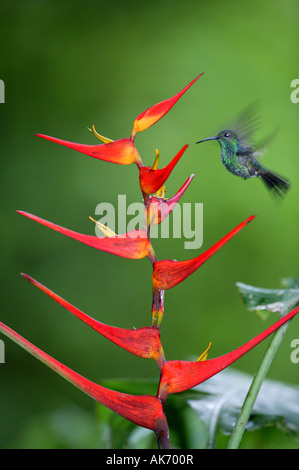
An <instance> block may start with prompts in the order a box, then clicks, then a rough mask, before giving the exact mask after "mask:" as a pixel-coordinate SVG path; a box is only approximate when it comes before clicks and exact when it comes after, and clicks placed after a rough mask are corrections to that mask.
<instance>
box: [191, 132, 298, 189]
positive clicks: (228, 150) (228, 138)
mask: <svg viewBox="0 0 299 470" xmlns="http://www.w3.org/2000/svg"><path fill="white" fill-rule="evenodd" d="M207 140H217V141H218V142H219V144H220V148H221V161H222V163H223V165H224V166H225V168H226V169H227V170H228V171H230V172H231V173H233V174H234V175H236V176H240V177H241V178H243V179H245V180H247V179H249V178H255V177H260V178H261V179H262V180H263V181H264V183H265V184H266V186H267V188H268V189H270V190H271V191H272V192H273V194H274V195H275V196H282V195H283V193H285V192H286V191H287V190H288V189H289V187H290V184H289V182H288V181H287V180H285V179H284V178H281V177H280V176H278V175H276V174H275V173H272V172H271V171H269V170H268V169H267V168H265V167H264V166H263V165H262V164H261V163H260V162H259V160H258V159H257V158H255V156H256V155H257V152H256V151H255V148H254V147H253V146H252V145H249V144H248V143H247V142H246V141H244V139H243V138H242V137H241V136H238V134H237V132H235V131H233V130H231V129H224V130H223V131H220V132H219V133H218V134H217V135H216V136H215V137H209V138H208V139H203V140H200V141H198V142H196V143H197V144H199V143H201V142H205V141H207Z"/></svg>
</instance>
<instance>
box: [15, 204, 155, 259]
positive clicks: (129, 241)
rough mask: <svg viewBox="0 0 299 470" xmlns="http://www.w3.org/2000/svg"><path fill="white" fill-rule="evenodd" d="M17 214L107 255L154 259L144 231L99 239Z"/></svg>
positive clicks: (133, 231)
mask: <svg viewBox="0 0 299 470" xmlns="http://www.w3.org/2000/svg"><path fill="white" fill-rule="evenodd" d="M17 212H18V213H19V214H21V215H24V216H25V217H28V218H29V219H32V220H34V221H35V222H39V223H40V224H42V225H45V226H46V227H49V228H51V229H53V230H55V231H56V232H60V233H62V234H63V235H67V236H68V237H70V238H74V239H75V240H78V241H79V242H81V243H84V244H85V245H89V246H91V247H93V248H97V249H98V250H101V251H104V252H106V253H111V254H112V255H116V256H120V257H122V258H129V259H141V258H145V257H146V256H147V257H149V258H150V259H151V260H152V259H153V258H154V253H153V247H152V245H151V242H150V240H149V238H148V236H147V234H146V232H145V231H144V230H141V229H138V230H132V231H131V232H128V233H125V234H124V235H117V236H115V237H106V238H99V237H96V236H93V235H83V234H82V233H77V232H73V231H72V230H69V229H67V228H64V227H61V226H60V225H56V224H53V223H52V222H48V221H47V220H45V219H41V218H40V217H37V216H36V215H33V214H29V213H28V212H23V211H17Z"/></svg>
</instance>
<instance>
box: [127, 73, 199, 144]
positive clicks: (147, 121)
mask: <svg viewBox="0 0 299 470" xmlns="http://www.w3.org/2000/svg"><path fill="white" fill-rule="evenodd" d="M202 75H203V73H201V74H200V75H198V77H196V78H194V80H192V82H190V83H189V84H188V85H187V86H186V87H185V88H183V89H182V90H181V91H180V92H179V93H177V94H176V95H174V96H173V97H172V98H169V99H167V100H164V101H161V102H160V103H157V104H155V105H154V106H151V107H150V108H148V109H147V110H146V111H144V112H143V113H141V114H139V116H138V117H137V118H136V119H135V121H134V124H133V129H132V134H131V139H132V140H134V138H135V135H136V134H137V132H142V131H144V130H145V129H148V128H149V127H150V126H152V125H153V124H155V123H156V122H157V121H159V119H161V118H162V117H163V116H165V114H166V113H168V111H169V110H170V109H171V108H172V107H173V105H175V103H176V102H177V101H178V100H179V99H180V98H181V96H182V95H183V94H184V93H185V92H186V91H187V90H188V89H189V88H190V87H191V86H192V85H193V83H195V82H196V81H197V80H198V79H199V77H201V76H202Z"/></svg>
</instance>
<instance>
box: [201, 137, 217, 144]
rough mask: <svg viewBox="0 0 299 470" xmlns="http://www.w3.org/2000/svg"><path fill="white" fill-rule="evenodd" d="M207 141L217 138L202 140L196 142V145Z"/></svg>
mask: <svg viewBox="0 0 299 470" xmlns="http://www.w3.org/2000/svg"><path fill="white" fill-rule="evenodd" d="M207 140H217V137H209V138H208V139H202V140H199V141H198V142H196V144H200V143H201V142H206V141H207Z"/></svg>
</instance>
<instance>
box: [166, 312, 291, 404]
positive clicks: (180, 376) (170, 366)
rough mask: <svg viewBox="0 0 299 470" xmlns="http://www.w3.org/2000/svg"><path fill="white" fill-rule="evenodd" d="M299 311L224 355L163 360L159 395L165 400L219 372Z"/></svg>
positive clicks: (288, 315)
mask: <svg viewBox="0 0 299 470" xmlns="http://www.w3.org/2000/svg"><path fill="white" fill-rule="evenodd" d="M297 313H299V307H297V308H295V309H294V310H292V311H291V312H290V313H288V314H287V315H285V316H284V317H283V318H281V319H280V320H278V321H277V322H276V323H274V324H273V325H272V326H270V327H269V328H267V329H266V330H265V331H263V332H262V333H260V334H259V335H257V336H256V337H255V338H253V339H251V340H250V341H248V343H246V344H244V345H243V346H240V347H239V348H237V349H235V350H234V351H232V352H230V353H227V354H225V355H224V356H220V357H217V358H215V359H208V360H206V361H195V362H193V361H168V362H165V364H164V365H163V369H162V374H161V380H160V386H159V393H158V395H159V397H160V398H161V399H162V401H165V399H166V398H167V396H168V395H169V394H170V393H179V392H183V391H185V390H189V389H190V388H192V387H195V386H196V385H198V384H200V383H202V382H204V381H205V380H207V379H209V378H210V377H212V376H213V375H215V374H217V373H218V372H221V371H222V370H223V369H225V368H226V367H228V366H230V365H231V364H232V363H233V362H235V361H237V360H238V359H240V357H242V356H243V355H244V354H246V353H247V352H248V351H250V350H251V349H252V348H254V347H255V346H257V345H258V344H259V343H261V342H262V341H263V340H264V339H266V338H267V337H268V336H269V335H271V334H272V333H274V331H276V330H277V329H278V328H280V327H281V326H282V325H284V324H285V323H286V322H288V321H289V320H291V319H292V318H293V317H294V316H295V315H297Z"/></svg>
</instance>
